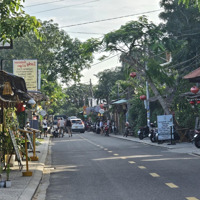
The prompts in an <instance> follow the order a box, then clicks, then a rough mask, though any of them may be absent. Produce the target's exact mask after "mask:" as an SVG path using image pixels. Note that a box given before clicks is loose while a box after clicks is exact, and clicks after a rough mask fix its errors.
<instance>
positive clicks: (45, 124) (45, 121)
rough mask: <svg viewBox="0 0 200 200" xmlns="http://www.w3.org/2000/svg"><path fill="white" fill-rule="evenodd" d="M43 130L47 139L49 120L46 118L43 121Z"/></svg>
mask: <svg viewBox="0 0 200 200" xmlns="http://www.w3.org/2000/svg"><path fill="white" fill-rule="evenodd" d="M42 128H43V132H44V137H45V136H46V137H47V120H46V117H44V119H43V120H42Z"/></svg>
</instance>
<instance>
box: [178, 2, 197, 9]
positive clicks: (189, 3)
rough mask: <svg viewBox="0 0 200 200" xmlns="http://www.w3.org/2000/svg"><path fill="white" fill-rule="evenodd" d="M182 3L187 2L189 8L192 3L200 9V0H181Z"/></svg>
mask: <svg viewBox="0 0 200 200" xmlns="http://www.w3.org/2000/svg"><path fill="white" fill-rule="evenodd" d="M181 3H182V4H185V5H186V7H187V8H188V7H189V5H191V4H192V5H193V6H195V7H198V8H199V10H200V2H199V1H197V0H179V4H181Z"/></svg>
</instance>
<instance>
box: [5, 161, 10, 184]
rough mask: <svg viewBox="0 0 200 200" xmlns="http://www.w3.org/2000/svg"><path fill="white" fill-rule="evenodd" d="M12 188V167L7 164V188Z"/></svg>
mask: <svg viewBox="0 0 200 200" xmlns="http://www.w3.org/2000/svg"><path fill="white" fill-rule="evenodd" d="M10 187H11V180H10V165H9V164H7V166H6V188H10Z"/></svg>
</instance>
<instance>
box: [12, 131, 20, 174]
mask: <svg viewBox="0 0 200 200" xmlns="http://www.w3.org/2000/svg"><path fill="white" fill-rule="evenodd" d="M9 133H10V137H11V140H12V143H13V147H14V150H15V153H16V157H17V160H18V164H19V167H20V170H22V168H23V164H22V158H21V155H20V153H19V149H18V146H17V143H16V140H15V135H14V133H13V132H12V130H10V129H9Z"/></svg>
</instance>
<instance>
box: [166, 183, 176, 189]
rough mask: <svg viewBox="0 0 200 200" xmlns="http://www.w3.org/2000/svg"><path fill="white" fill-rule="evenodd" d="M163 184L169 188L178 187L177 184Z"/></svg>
mask: <svg viewBox="0 0 200 200" xmlns="http://www.w3.org/2000/svg"><path fill="white" fill-rule="evenodd" d="M165 184H166V185H167V186H168V187H170V188H178V186H177V185H175V184H173V183H165Z"/></svg>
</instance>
